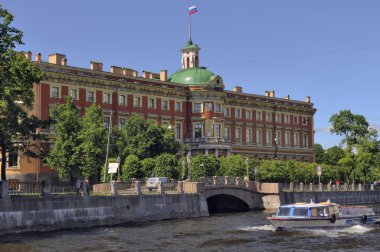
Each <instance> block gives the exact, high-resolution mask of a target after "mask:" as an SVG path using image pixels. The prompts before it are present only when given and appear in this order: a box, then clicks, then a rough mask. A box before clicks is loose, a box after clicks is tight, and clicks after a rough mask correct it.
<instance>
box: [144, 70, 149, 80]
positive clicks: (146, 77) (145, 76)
mask: <svg viewBox="0 0 380 252" xmlns="http://www.w3.org/2000/svg"><path fill="white" fill-rule="evenodd" d="M149 77H150V73H149V72H147V71H143V78H144V79H149Z"/></svg>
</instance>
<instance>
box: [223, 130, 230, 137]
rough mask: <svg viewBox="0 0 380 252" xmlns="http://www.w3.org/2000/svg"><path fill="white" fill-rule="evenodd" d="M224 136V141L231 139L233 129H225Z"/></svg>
mask: <svg viewBox="0 0 380 252" xmlns="http://www.w3.org/2000/svg"><path fill="white" fill-rule="evenodd" d="M223 136H224V139H231V129H230V127H224V133H223Z"/></svg>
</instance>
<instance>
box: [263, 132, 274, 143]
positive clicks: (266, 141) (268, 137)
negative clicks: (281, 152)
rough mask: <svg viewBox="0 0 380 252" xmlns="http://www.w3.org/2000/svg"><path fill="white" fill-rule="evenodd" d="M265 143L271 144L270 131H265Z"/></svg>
mask: <svg viewBox="0 0 380 252" xmlns="http://www.w3.org/2000/svg"><path fill="white" fill-rule="evenodd" d="M265 136H266V137H265V143H266V144H272V130H267V132H266V135H265Z"/></svg>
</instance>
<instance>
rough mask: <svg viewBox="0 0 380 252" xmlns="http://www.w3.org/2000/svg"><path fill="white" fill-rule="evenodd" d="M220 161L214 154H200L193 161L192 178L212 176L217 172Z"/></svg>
mask: <svg viewBox="0 0 380 252" xmlns="http://www.w3.org/2000/svg"><path fill="white" fill-rule="evenodd" d="M219 168H220V161H219V159H218V158H216V157H215V156H214V155H198V156H195V157H193V159H192V162H191V178H192V179H197V178H199V177H211V176H215V175H216V174H217V171H218V170H219Z"/></svg>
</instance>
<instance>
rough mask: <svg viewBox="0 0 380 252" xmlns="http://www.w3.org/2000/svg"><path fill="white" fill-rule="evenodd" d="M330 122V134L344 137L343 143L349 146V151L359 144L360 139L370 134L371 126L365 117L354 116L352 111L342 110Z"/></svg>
mask: <svg viewBox="0 0 380 252" xmlns="http://www.w3.org/2000/svg"><path fill="white" fill-rule="evenodd" d="M329 122H330V123H331V124H332V128H331V129H330V132H331V133H334V134H337V135H339V136H344V139H343V141H342V143H344V144H347V149H348V150H349V151H351V149H352V146H353V145H354V144H356V143H357V142H358V138H359V137H363V136H366V135H367V134H368V133H369V131H368V126H369V124H368V122H367V120H366V119H365V117H364V116H362V115H357V114H353V113H352V112H351V111H350V110H341V111H339V113H338V114H333V115H332V116H331V117H330V120H329Z"/></svg>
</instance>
